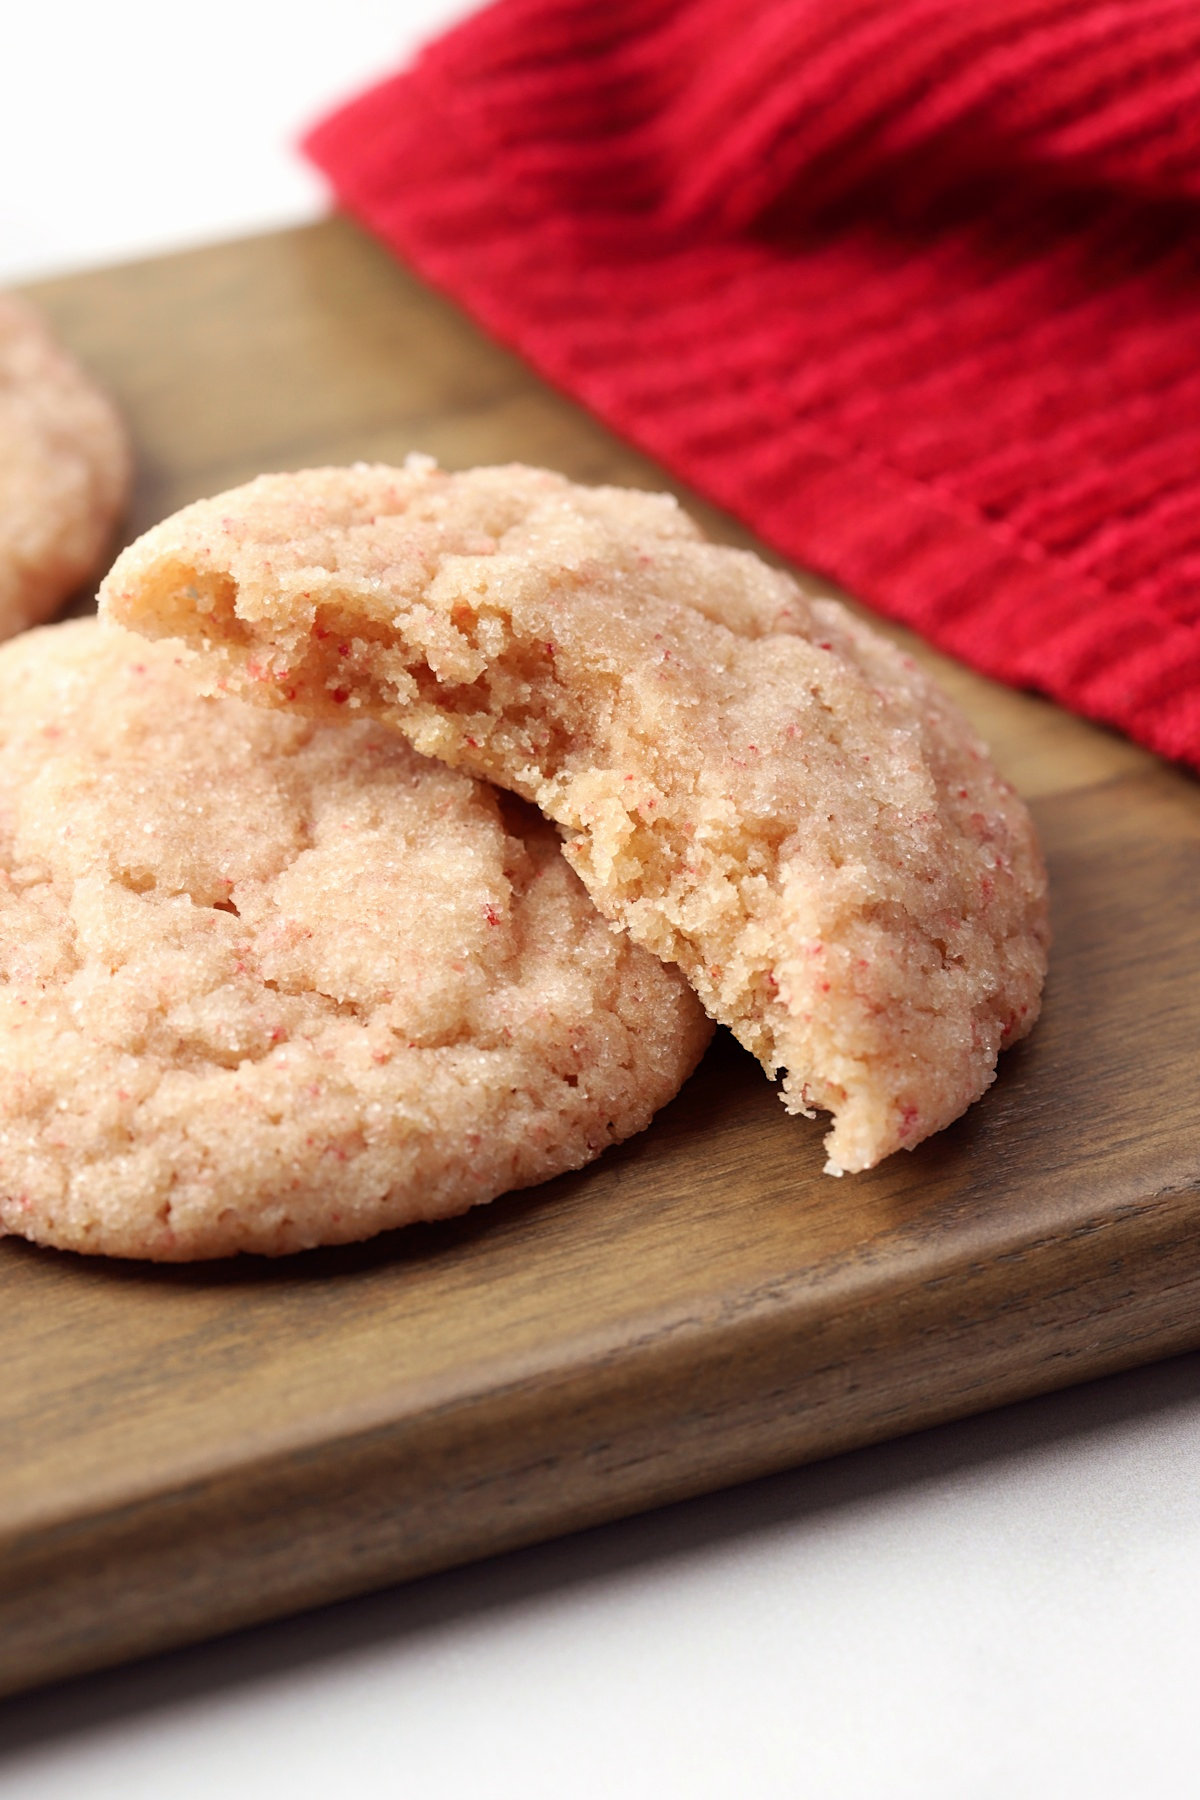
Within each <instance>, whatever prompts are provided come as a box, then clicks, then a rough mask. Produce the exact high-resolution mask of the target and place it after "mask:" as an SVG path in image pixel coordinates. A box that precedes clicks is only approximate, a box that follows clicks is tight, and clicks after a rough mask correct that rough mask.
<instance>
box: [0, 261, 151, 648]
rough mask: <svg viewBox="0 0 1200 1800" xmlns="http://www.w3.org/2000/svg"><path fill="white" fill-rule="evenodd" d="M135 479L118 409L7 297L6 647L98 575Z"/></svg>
mask: <svg viewBox="0 0 1200 1800" xmlns="http://www.w3.org/2000/svg"><path fill="white" fill-rule="evenodd" d="M129 477H130V458H129V449H128V445H127V443H126V439H125V432H124V429H123V427H122V425H121V422H120V420H119V419H118V417H117V414H116V412H115V411H114V409H113V407H112V405H111V403H110V402H109V401H108V399H107V398H106V397H105V396H104V395H103V394H102V393H101V392H100V391H99V389H98V388H97V387H96V386H95V385H94V384H93V383H92V381H91V380H90V379H89V377H88V376H87V375H85V374H84V372H83V370H82V369H80V368H79V367H78V365H77V364H76V363H74V362H73V361H72V360H71V358H70V357H69V356H68V355H67V354H66V352H65V351H64V350H62V349H60V348H59V346H58V345H57V344H56V343H55V342H54V340H53V339H52V337H51V336H50V334H49V332H48V331H47V330H46V328H45V326H44V325H43V324H42V322H41V320H40V319H39V318H38V316H37V314H36V313H35V312H34V311H33V310H32V308H31V307H29V306H26V305H25V303H24V302H23V301H20V300H18V299H17V298H16V297H15V296H14V295H11V294H0V638H6V637H11V636H12V635H13V633H14V632H17V631H23V630H24V628H25V627H26V626H27V625H32V624H35V623H37V621H39V620H41V619H46V618H49V616H50V614H51V613H52V612H54V610H55V609H56V608H57V607H58V606H59V605H61V603H62V602H63V601H64V600H66V599H67V598H68V597H69V595H70V594H71V593H72V592H73V591H74V590H75V589H76V588H77V587H78V586H79V585H80V583H81V582H83V581H86V580H87V579H88V578H89V577H90V576H92V575H94V574H95V573H96V572H97V568H98V565H99V564H100V562H101V559H102V557H103V555H104V551H105V549H106V547H107V545H108V543H109V540H110V538H111V536H112V532H113V527H114V525H115V523H116V521H117V519H118V517H119V516H120V513H121V511H122V508H123V507H124V505H125V501H126V499H127V497H128V491H129Z"/></svg>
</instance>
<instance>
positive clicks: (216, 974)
mask: <svg viewBox="0 0 1200 1800" xmlns="http://www.w3.org/2000/svg"><path fill="white" fill-rule="evenodd" d="M710 1032H711V1026H710V1025H709V1022H708V1020H707V1019H706V1018H705V1017H704V1014H703V1012H702V1011H701V1008H700V1006H699V1004H698V1002H697V1001H696V998H695V996H694V995H693V994H692V992H691V991H690V989H689V988H688V987H687V985H686V983H685V982H684V981H683V979H682V977H681V976H680V975H679V974H678V973H677V971H675V970H668V969H664V968H663V967H662V965H661V964H660V963H658V962H657V961H656V960H655V959H654V958H653V957H652V956H650V955H648V954H647V953H646V952H645V951H644V950H640V949H638V948H637V947H636V946H635V945H633V944H631V943H630V942H629V941H628V940H627V939H624V938H621V937H619V936H617V935H615V934H614V933H613V931H612V930H611V928H610V927H609V926H608V925H607V924H606V923H605V921H604V920H603V919H602V918H601V917H600V915H599V914H598V913H597V911H596V909H595V908H594V906H593V905H592V903H591V901H590V900H589V899H588V897H587V895H586V894H585V892H584V890H583V888H582V887H581V886H580V884H579V882H578V880H577V878H576V877H575V876H574V875H573V874H572V873H571V871H570V869H569V868H568V867H567V865H566V863H565V861H564V860H563V857H562V854H561V851H560V848H559V842H558V837H557V834H556V833H555V832H554V830H553V829H552V828H551V827H549V826H547V825H546V824H545V822H544V821H543V820H542V819H540V818H539V817H538V815H537V814H536V813H534V812H533V811H532V810H531V809H529V808H527V807H525V806H524V805H523V804H522V803H521V802H519V801H513V800H511V799H509V798H508V797H507V796H505V795H498V794H497V793H496V792H495V791H494V790H493V789H491V788H488V787H485V786H484V785H483V784H482V783H479V782H475V781H472V780H471V779H470V777H468V776H466V775H462V774H457V773H454V772H452V771H451V770H448V769H445V768H443V767H442V766H441V765H440V764H438V763H430V762H426V761H425V760H424V759H423V758H421V757H419V756H417V755H416V754H415V752H414V751H412V750H411V749H410V748H409V746H408V745H407V744H406V743H405V742H404V741H403V739H402V738H399V737H397V736H396V734H395V733H393V732H388V731H386V730H384V729H383V728H382V727H380V726H378V725H372V724H368V723H367V722H365V721H363V722H361V723H359V724H356V725H352V726H350V727H349V728H347V727H346V726H344V725H343V724H342V723H341V722H340V721H339V724H338V725H337V726H335V727H332V728H331V727H329V726H321V725H315V724H313V723H312V722H311V721H309V720H307V719H302V718H299V717H287V716H284V715H282V714H279V713H268V712H265V711H263V710H262V709H260V708H257V707H251V706H244V705H241V704H239V703H237V702H232V701H213V700H204V699H201V698H200V697H198V696H197V694H196V692H195V689H194V684H193V683H192V682H191V681H190V680H189V678H188V676H187V675H186V674H185V673H184V672H183V670H182V669H181V668H180V666H179V664H178V663H177V662H176V660H175V659H174V656H173V653H172V651H171V650H170V649H169V648H167V647H166V646H163V645H154V644H147V643H146V642H145V640H144V639H141V638H136V637H132V636H129V635H128V634H126V633H125V632H121V631H117V630H116V629H114V628H113V627H111V626H109V627H105V626H102V625H100V624H99V623H97V622H96V621H95V620H92V619H88V620H80V621H78V622H75V623H71V624H66V625H57V626H50V627H47V628H45V629H43V630H41V631H37V632H31V633H28V634H27V635H26V636H24V637H21V638H17V639H15V640H14V641H13V642H12V643H10V644H7V645H6V646H5V647H4V648H3V650H0V1226H3V1227H4V1228H6V1229H7V1230H8V1231H10V1232H16V1233H19V1234H21V1235H22V1236H25V1237H30V1238H33V1239H35V1240H36V1241H37V1242H39V1243H45V1244H55V1245H59V1246H62V1247H65V1248H68V1249H74V1250H84V1251H101V1252H106V1253H108V1254H110V1255H115V1256H144V1257H152V1258H155V1259H158V1260H162V1261H179V1260H183V1259H185V1258H189V1257H200V1256H225V1255H228V1254H230V1253H231V1252H233V1251H237V1250H254V1251H261V1252H264V1253H266V1254H268V1255H274V1254H277V1253H280V1252H284V1251H290V1250H299V1249H303V1248H305V1247H307V1246H308V1245H312V1244H319V1243H343V1242H347V1241H349V1240H353V1239H358V1238H364V1237H368V1236H370V1235H371V1234H372V1233H373V1232H377V1231H380V1230H383V1229H384V1228H386V1227H389V1226H394V1225H402V1224H405V1223H406V1222H408V1221H409V1220H412V1219H432V1218H440V1217H443V1216H445V1215H448V1214H451V1213H457V1212H462V1211H464V1210H465V1209H466V1208H467V1207H470V1206H474V1205H476V1204H478V1203H479V1202H480V1201H484V1200H490V1199H491V1198H492V1197H493V1196H494V1195H496V1194H499V1193H502V1192H503V1191H504V1190H506V1189H508V1188H514V1187H523V1186H526V1185H528V1184H529V1183H532V1182H537V1181H544V1180H545V1179H546V1178H547V1177H548V1176H551V1175H554V1174H557V1173H558V1172H559V1171H560V1170H563V1169H571V1168H577V1167H579V1166H581V1165H582V1164H584V1163H586V1162H587V1161H589V1159H590V1158H592V1157H594V1156H596V1155H598V1154H599V1152H600V1151H601V1150H603V1149H604V1148H605V1147H606V1146H607V1145H609V1144H612V1143H615V1142H617V1141H618V1140H620V1139H622V1138H625V1137H628V1136H629V1135H630V1134H631V1133H632V1132H635V1131H638V1130H640V1129H641V1127H642V1126H644V1125H645V1124H646V1123H647V1122H648V1121H649V1119H650V1117H651V1114H652V1113H653V1112H654V1110H655V1108H656V1107H658V1106H661V1105H662V1104H663V1102H664V1101H666V1100H668V1099H669V1098H670V1097H671V1096H672V1094H674V1093H675V1091H676V1089H677V1088H678V1087H679V1085H680V1083H681V1082H682V1081H683V1079H684V1078H685V1076H686V1075H687V1074H688V1073H689V1072H690V1070H691V1069H692V1067H693V1066H694V1065H695V1063H696V1061H697V1060H698V1058H699V1056H700V1054H701V1052H702V1050H703V1048H704V1045H705V1043H706V1042H707V1040H708V1037H709V1035H710Z"/></svg>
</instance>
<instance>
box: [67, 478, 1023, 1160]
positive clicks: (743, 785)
mask: <svg viewBox="0 0 1200 1800" xmlns="http://www.w3.org/2000/svg"><path fill="white" fill-rule="evenodd" d="M101 604H102V606H103V607H104V608H105V609H106V610H107V611H108V612H109V613H110V614H111V615H112V617H113V618H115V619H118V620H120V621H122V622H123V623H125V624H128V625H132V626H135V627H137V628H138V629H140V630H143V631H146V632H149V633H157V634H167V635H171V634H175V635H179V636H183V637H186V638H187V639H188V640H189V641H190V642H191V643H193V644H194V645H197V646H199V647H200V648H201V649H202V650H204V651H206V652H207V653H208V657H209V660H210V670H211V672H212V673H211V678H212V679H213V680H214V681H215V682H216V684H217V685H219V686H221V687H223V688H225V689H227V690H229V691H232V692H239V693H245V694H248V695H252V696H253V697H255V698H257V699H259V700H265V701H268V702H274V703H277V704H281V705H285V706H290V707H293V708H300V709H303V710H305V711H306V712H308V713H310V714H312V715H314V716H317V717H327V718H334V717H338V716H341V717H347V716H353V715H354V712H355V710H356V709H357V711H359V712H365V713H368V714H370V715H371V716H373V717H375V718H379V719H382V720H385V721H386V722H387V723H389V724H391V725H394V726H397V727H398V728H399V729H400V730H401V731H403V732H405V733H406V734H407V736H408V737H409V738H410V739H411V740H412V742H413V743H414V744H415V745H416V746H417V747H418V748H419V749H420V750H422V751H423V752H425V753H426V754H429V755H434V756H438V757H441V758H443V759H445V760H446V761H447V762H449V763H454V764H458V765H461V766H462V767H464V768H467V769H470V770H471V771H472V772H473V773H475V774H478V775H484V776H487V777H489V778H490V779H492V780H495V781H497V782H500V783H502V784H504V785H506V786H508V787H511V788H512V789H514V790H515V791H516V792H517V793H520V794H523V795H525V796H527V797H528V798H530V799H532V800H534V801H536V803H537V805H538V806H539V807H541V808H542V810H543V811H544V812H545V813H546V814H548V816H549V817H551V818H552V819H555V820H557V821H558V823H559V824H560V825H562V826H564V827H565V828H566V830H567V831H568V833H569V834H570V839H569V843H568V846H567V854H568V856H569V858H570V860H571V862H572V863H573V865H574V867H575V868H576V869H577V870H578V871H579V873H580V875H581V876H582V878H583V880H584V883H585V885H586V886H587V888H588V891H589V892H590V893H591V895H592V898H593V899H594V900H595V901H596V903H597V905H598V906H599V907H600V909H601V911H603V912H604V913H606V914H607V915H608V916H609V917H610V918H613V919H615V920H619V921H620V922H621V923H622V924H624V925H625V926H627V927H628V929H629V931H630V933H631V934H632V936H633V937H634V938H635V939H636V940H637V941H638V942H639V943H642V944H645V945H646V946H648V947H649V948H650V949H652V950H653V951H654V952H655V953H656V954H657V955H658V956H660V957H662V958H663V959H664V960H665V961H668V962H673V963H678V964H679V965H680V967H682V969H683V970H684V972H685V973H686V975H687V976H688V979H689V980H690V981H691V982H692V984H693V985H694V987H695V988H696V991H697V992H698V993H699V995H700V997H701V998H702V1000H703V1001H704V1003H705V1006H706V1007H707V1008H708V1009H709V1011H710V1012H711V1013H712V1014H713V1015H714V1016H715V1017H716V1018H718V1019H720V1020H722V1021H724V1022H725V1023H726V1024H727V1025H729V1026H731V1027H732V1029H733V1030H734V1032H735V1033H736V1034H737V1036H738V1037H739V1038H740V1039H741V1041H742V1042H743V1043H744V1044H745V1045H746V1046H747V1047H748V1048H749V1049H750V1050H751V1051H753V1053H754V1054H755V1055H756V1056H758V1057H759V1059H760V1060H761V1061H762V1063H763V1064H764V1066H765V1067H766V1068H767V1069H768V1070H769V1071H772V1072H773V1071H776V1070H779V1069H783V1070H785V1071H786V1075H785V1079H784V1083H783V1097H784V1100H785V1103H786V1104H787V1105H788V1106H789V1108H790V1109H792V1110H794V1111H801V1112H811V1111H812V1110H813V1109H814V1108H818V1107H819V1108H822V1109H826V1110H828V1111H830V1112H832V1113H833V1114H834V1115H835V1122H834V1128H833V1131H832V1132H831V1134H830V1136H829V1137H828V1138H827V1140H826V1144H827V1149H828V1153H829V1161H828V1164H827V1167H828V1168H829V1170H830V1172H832V1173H835V1174H839V1173H841V1172H842V1171H843V1170H851V1169H865V1168H868V1167H870V1166H871V1165H872V1164H873V1163H875V1162H877V1161H878V1160H879V1159H880V1158H881V1157H883V1156H885V1155H887V1154H888V1153H889V1152H890V1151H892V1150H895V1149H897V1148H899V1147H901V1146H905V1147H910V1148H911V1147H912V1146H913V1145H915V1144H917V1143H918V1142H920V1140H921V1139H922V1138H924V1137H926V1136H928V1135H929V1133H930V1132H932V1131H936V1130H937V1129H938V1128H939V1127H941V1126H943V1125H945V1124H947V1123H948V1122H949V1121H950V1120H951V1119H953V1118H955V1117H957V1116H958V1114H959V1113H961V1112H962V1111H963V1109H964V1108H965V1107H966V1106H968V1105H969V1104H970V1102H971V1101H972V1100H974V1099H975V1098H977V1096H978V1095H979V1094H981V1093H982V1092H983V1090H984V1089H985V1088H986V1087H987V1085H988V1083H989V1082H990V1081H991V1080H992V1078H993V1073H994V1070H995V1065H996V1057H997V1054H998V1052H999V1050H1000V1049H1001V1048H1002V1047H1003V1046H1004V1045H1005V1044H1008V1043H1011V1042H1012V1041H1013V1040H1014V1039H1015V1038H1018V1037H1021V1036H1022V1035H1023V1034H1024V1033H1025V1032H1026V1031H1028V1030H1029V1028H1030V1026H1031V1025H1032V1023H1033V1021H1034V1018H1035V1017H1036V1015H1037V1011H1038V1006H1039V997H1040V992H1041V986H1042V980H1043V976H1044V971H1045V966H1046V944H1047V927H1046V894H1045V876H1044V872H1043V868H1042V863H1041V858H1040V856H1039V852H1038V848H1037V844H1036V842H1035V839H1034V834H1033V829H1032V826H1031V824H1030V821H1029V817H1028V814H1027V813H1026V811H1025V808H1024V807H1023V805H1022V804H1021V802H1020V801H1019V800H1018V799H1017V797H1016V796H1015V795H1014V794H1013V792H1012V790H1011V789H1010V788H1009V787H1008V785H1007V784H1006V783H1005V782H1004V781H1003V780H1002V779H1001V778H1000V776H999V775H998V774H997V772H996V770H995V769H994V768H993V766H992V764H991V763H990V761H989V760H988V757H987V754H986V752H985V750H984V748H983V746H982V745H981V744H980V742H979V741H978V739H977V738H976V737H975V735H974V733H973V732H972V731H971V729H970V728H969V726H968V725H967V724H966V722H965V721H964V720H963V718H962V717H961V716H960V715H959V713H958V712H957V711H956V710H955V709H954V707H953V706H952V705H951V704H950V702H949V701H947V700H946V699H945V698H944V697H943V696H942V695H941V694H940V693H939V692H938V691H937V689H936V688H935V687H934V686H933V685H932V684H931V682H930V681H929V680H928V679H927V678H926V677H925V676H924V675H923V674H922V673H921V672H920V671H919V669H917V668H916V666H915V665H914V664H913V663H912V661H911V660H910V659H908V658H906V657H904V656H902V655H901V654H900V653H899V652H898V651H897V650H896V649H895V648H894V647H893V646H892V645H890V644H888V643H887V642H886V641H885V640H884V639H882V638H880V637H878V636H877V635H875V634H874V633H872V632H870V631H868V630H867V629H866V628H865V627H863V626H862V625H860V624H858V623H857V622H856V621H855V620H854V619H853V617H852V616H851V615H850V614H849V613H848V612H847V611H846V610H845V609H844V608H843V607H841V606H840V605H838V604H837V603H836V602H834V601H831V600H828V599H819V598H812V597H811V596H808V595H806V594H805V593H803V592H802V591H801V589H800V588H799V587H798V586H797V584H796V582H795V581H793V580H792V579H791V578H790V577H789V576H788V575H786V574H783V573H781V572H780V571H778V570H775V569H772V568H769V567H767V565H766V564H764V563H763V562H761V561H760V560H759V559H758V558H756V557H754V556H752V555H749V554H747V553H745V552H742V551H736V550H729V549H724V548H720V547H718V546H715V545H712V544H708V543H705V542H704V541H702V539H701V537H700V534H699V532H698V531H697V529H696V528H695V526H694V525H693V524H692V523H691V521H690V520H689V519H688V518H687V517H686V516H685V515H684V514H683V513H682V512H681V511H680V510H679V508H678V506H677V505H676V504H675V502H674V501H673V500H672V499H671V498H670V497H669V496H663V495H650V494H640V493H633V492H629V491H626V490H619V489H611V488H599V489H587V488H581V487H576V486H572V485H571V484H570V483H569V482H567V481H565V480H564V479H563V478H562V477H561V476H556V475H553V474H549V473H546V472H544V471H541V470H535V469H524V468H507V469H476V470H473V471H469V472H467V473H465V474H456V475H448V474H444V473H442V472H441V471H440V470H438V469H437V468H436V467H434V466H433V465H432V464H431V463H430V462H429V460H428V459H427V458H413V459H410V461H409V463H408V464H407V465H406V467H405V468H403V469H389V468H367V467H358V468H354V469H326V470H314V471H309V472H307V473H303V474H299V475H281V476H264V477H262V478H260V479H259V480H258V481H255V482H252V483H250V484H249V485H248V486H247V487H244V488H240V489H238V490H237V491H236V492H234V493H230V494H224V495H221V496H220V497H219V498H218V499H216V500H210V501H203V502H201V503H199V504H198V505H195V506H192V507H189V508H187V509H186V510H185V511H183V512H181V513H179V514H177V515H176V516H175V517H174V518H173V519H170V520H168V521H166V523H164V524H162V525H160V526H158V527H156V528H155V529H154V530H153V531H151V532H149V533H147V535H146V536H145V537H144V538H143V539H141V541H140V542H139V543H138V544H136V545H134V546H133V547H132V548H131V549H130V550H128V551H126V552H125V554H124V555H123V556H122V557H121V558H120V559H119V560H118V562H117V564H116V566H115V567H114V569H113V570H112V572H111V574H110V575H109V577H108V579H107V581H106V582H105V584H104V587H103V589H102V592H101Z"/></svg>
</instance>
